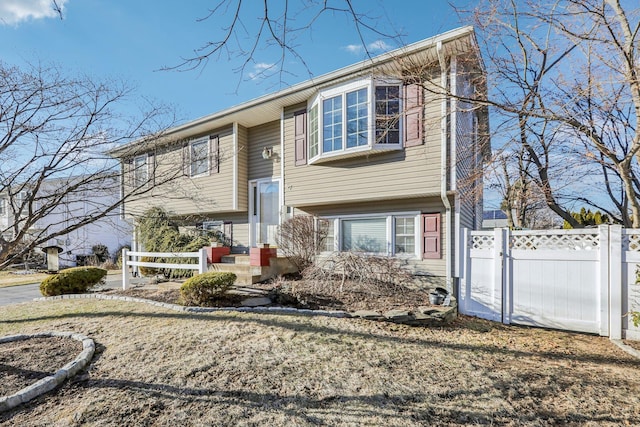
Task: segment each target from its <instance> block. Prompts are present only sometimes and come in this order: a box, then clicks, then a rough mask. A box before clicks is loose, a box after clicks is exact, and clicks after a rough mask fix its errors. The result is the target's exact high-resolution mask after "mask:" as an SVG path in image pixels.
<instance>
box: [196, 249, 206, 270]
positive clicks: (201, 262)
mask: <svg viewBox="0 0 640 427" xmlns="http://www.w3.org/2000/svg"><path fill="white" fill-rule="evenodd" d="M198 256H199V259H198V273H199V274H202V273H204V272H206V271H207V269H208V265H207V250H206V249H205V248H201V249H200V250H199V251H198Z"/></svg>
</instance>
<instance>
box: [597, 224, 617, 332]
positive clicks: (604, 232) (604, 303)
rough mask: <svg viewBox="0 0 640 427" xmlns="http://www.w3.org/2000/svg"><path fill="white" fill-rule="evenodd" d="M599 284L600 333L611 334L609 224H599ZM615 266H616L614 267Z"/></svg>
mask: <svg viewBox="0 0 640 427" xmlns="http://www.w3.org/2000/svg"><path fill="white" fill-rule="evenodd" d="M598 238H599V241H600V244H599V245H598V268H599V277H598V286H599V288H598V289H599V291H600V335H601V336H605V337H606V336H609V323H610V322H611V319H610V318H609V287H610V286H609V274H610V272H609V269H610V265H613V264H612V261H611V258H610V255H609V250H610V246H611V241H610V239H611V238H610V234H609V225H600V226H598ZM614 268H615V267H614Z"/></svg>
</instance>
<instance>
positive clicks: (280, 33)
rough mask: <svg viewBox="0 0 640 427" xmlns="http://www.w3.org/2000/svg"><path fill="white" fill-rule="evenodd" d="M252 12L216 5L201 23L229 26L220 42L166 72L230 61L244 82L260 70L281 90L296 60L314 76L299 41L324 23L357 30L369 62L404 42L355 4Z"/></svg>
mask: <svg viewBox="0 0 640 427" xmlns="http://www.w3.org/2000/svg"><path fill="white" fill-rule="evenodd" d="M251 4H252V5H253V2H251ZM254 6H255V5H254ZM250 7H251V6H250V3H249V2H247V1H244V2H243V0H218V1H216V2H214V6H213V7H212V8H211V9H210V10H209V11H208V12H207V14H206V15H205V16H204V17H202V18H200V19H198V21H200V22H202V21H209V22H210V23H212V24H213V23H216V22H227V24H226V25H224V26H223V27H222V28H220V33H219V36H216V37H214V38H213V39H212V40H209V41H206V42H204V43H203V45H202V46H201V47H199V48H196V49H194V50H193V53H192V54H190V55H187V56H185V57H184V58H183V59H182V61H181V62H179V63H178V64H177V65H174V66H168V67H165V69H174V70H181V71H186V70H194V69H198V68H201V67H204V66H205V65H206V64H207V63H208V61H209V60H210V59H217V58H220V57H224V56H226V57H227V58H238V59H239V62H240V65H239V66H238V67H237V69H236V70H235V71H236V72H237V73H238V75H239V76H240V81H241V80H242V78H243V77H244V76H245V75H246V73H247V67H251V66H254V65H258V71H257V73H255V74H256V75H254V77H256V76H260V77H269V76H273V75H276V76H278V81H279V83H281V84H282V83H285V81H286V79H287V78H288V77H290V76H291V75H292V73H291V72H290V71H289V70H288V69H287V67H288V65H287V63H288V62H289V61H292V60H293V61H297V62H300V63H301V64H302V65H303V67H304V68H305V69H306V71H307V73H308V74H309V75H313V73H312V72H311V70H310V69H309V67H308V65H307V62H306V60H305V55H304V54H302V53H301V50H302V48H301V44H300V43H301V41H300V39H301V38H302V37H303V36H304V37H310V35H311V34H312V33H313V31H314V29H315V28H316V27H317V26H318V25H319V24H320V23H321V22H322V21H324V23H325V24H326V22H327V20H331V22H333V23H334V25H336V24H335V23H336V22H340V21H339V20H340V18H343V19H344V22H345V24H346V26H347V28H348V27H349V26H352V28H353V30H354V36H355V37H357V39H358V40H359V42H360V46H359V47H361V48H362V50H363V52H364V53H365V55H366V56H367V57H371V51H372V48H375V47H380V46H379V45H380V44H385V45H386V43H385V41H388V42H392V41H397V40H398V39H399V38H400V34H398V33H395V32H393V31H386V30H384V29H383V28H384V26H383V20H382V18H381V17H379V16H377V15H376V14H375V13H374V12H373V11H364V12H363V11H362V10H357V9H356V7H355V6H354V4H353V1H352V0H337V1H327V0H305V1H302V2H298V1H289V0H285V1H273V0H272V1H269V0H262V2H261V8H260V9H258V10H259V12H258V14H255V12H254V10H252V9H251V8H250ZM371 37H373V38H377V39H378V40H377V44H375V42H374V45H373V46H372V45H371V43H367V40H369V39H370V38H371ZM369 41H371V40H369ZM267 51H268V52H269V58H270V59H269V60H268V62H265V60H264V59H261V58H264V55H265V52H267ZM261 55H262V56H261ZM271 55H273V56H271ZM240 81H239V82H238V83H240Z"/></svg>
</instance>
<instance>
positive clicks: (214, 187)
mask: <svg viewBox="0 0 640 427" xmlns="http://www.w3.org/2000/svg"><path fill="white" fill-rule="evenodd" d="M209 135H218V137H219V138H220V140H219V144H220V148H219V156H220V168H219V173H213V174H210V175H204V176H199V177H194V178H191V177H189V176H185V175H184V174H183V172H184V171H183V161H182V144H176V145H172V146H170V147H166V148H163V149H161V150H160V149H159V150H158V151H157V152H156V155H155V158H156V164H157V165H156V173H155V175H156V186H155V187H154V188H153V189H152V190H151V191H150V192H149V193H147V194H145V195H142V196H140V197H138V198H137V199H136V200H133V201H131V202H127V203H126V206H125V212H126V214H127V215H134V216H135V215H139V214H141V213H142V212H144V211H145V210H147V209H148V208H150V207H152V206H160V207H162V208H164V209H165V210H167V211H168V212H170V213H171V214H172V215H187V214H204V213H208V212H228V211H233V210H234V207H233V191H232V189H233V185H234V176H233V174H234V166H233V163H234V159H233V156H234V155H235V154H236V153H235V151H234V144H233V140H234V136H233V133H232V129H231V128H226V129H223V130H217V131H213V132H209V133H207V134H206V135H200V136H209ZM169 176H175V179H171V180H170V181H168V182H164V183H163V181H164V180H165V178H166V177H169ZM127 182H128V179H127V177H125V183H127ZM245 186H246V184H245ZM245 199H246V196H245ZM244 210H246V206H245V207H244Z"/></svg>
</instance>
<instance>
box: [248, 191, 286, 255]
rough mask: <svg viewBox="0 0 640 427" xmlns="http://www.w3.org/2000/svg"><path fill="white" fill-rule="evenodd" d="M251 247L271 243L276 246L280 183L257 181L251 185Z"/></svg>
mask: <svg viewBox="0 0 640 427" xmlns="http://www.w3.org/2000/svg"><path fill="white" fill-rule="evenodd" d="M249 197H250V199H251V200H250V203H249V209H250V212H249V218H250V225H251V246H254V247H255V246H256V245H257V244H259V243H269V244H270V245H272V246H275V244H276V241H275V236H276V233H277V230H278V225H279V224H280V181H279V180H271V179H264V180H256V181H252V182H251V183H250V184H249Z"/></svg>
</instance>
